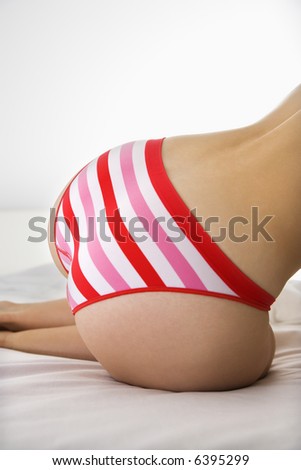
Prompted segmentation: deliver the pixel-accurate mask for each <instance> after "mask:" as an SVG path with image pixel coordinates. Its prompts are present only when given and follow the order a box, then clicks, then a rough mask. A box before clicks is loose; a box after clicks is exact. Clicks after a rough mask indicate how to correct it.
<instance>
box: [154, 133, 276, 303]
mask: <svg viewBox="0 0 301 470" xmlns="http://www.w3.org/2000/svg"><path fill="white" fill-rule="evenodd" d="M163 140H164V139H158V140H149V141H148V142H147V143H146V148H145V155H146V165H147V169H148V173H149V176H150V179H151V181H152V184H153V186H154V189H155V190H156V191H157V194H158V196H159V197H160V199H161V200H162V202H163V204H165V207H166V209H167V210H168V211H169V212H170V214H171V215H172V216H173V217H176V216H180V217H181V220H183V223H182V224H181V228H182V229H183V231H184V232H185V234H186V236H187V238H188V239H189V240H190V241H191V243H192V244H193V245H194V246H195V248H196V249H197V250H198V252H199V253H200V254H201V255H202V256H203V258H204V259H205V260H206V261H207V263H208V264H209V265H210V266H211V267H212V269H213V270H214V271H215V272H216V274H217V275H218V276H220V278H221V279H222V280H223V281H224V282H225V283H226V284H227V285H228V286H229V287H230V288H231V289H232V290H233V291H234V292H236V293H237V294H238V295H239V296H240V297H241V299H243V300H244V301H245V302H247V303H249V304H250V305H254V307H257V308H258V306H259V305H261V307H262V308H264V309H267V310H269V308H270V306H271V304H272V303H273V302H274V300H275V298H274V297H273V296H272V295H270V294H269V293H268V292H266V291H265V290H264V289H262V288H261V287H260V286H258V284H256V283H255V282H253V281H252V280H251V279H250V278H249V277H248V276H246V275H245V274H244V273H243V272H242V271H241V270H240V269H239V268H238V267H237V266H236V265H235V264H234V263H233V262H232V261H231V260H230V258H228V257H227V255H226V254H225V253H224V252H223V251H222V250H221V249H220V248H219V247H218V245H217V244H216V243H215V242H214V241H213V240H212V239H211V237H210V235H209V234H208V233H207V232H205V230H204V229H203V227H202V226H201V224H200V223H199V221H198V220H197V219H196V217H195V216H194V215H193V214H192V213H191V211H190V210H189V208H188V207H187V206H186V204H185V203H184V201H183V199H182V198H181V196H180V195H179V193H178V192H177V191H176V189H175V187H174V186H173V184H172V182H171V180H170V179H169V176H168V175H167V172H166V170H165V167H164V165H163V160H162V143H163ZM195 234H197V236H198V237H200V236H201V237H202V242H198V241H196V237H195V236H194V235H195Z"/></svg>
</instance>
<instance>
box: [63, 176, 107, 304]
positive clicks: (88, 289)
mask: <svg viewBox="0 0 301 470" xmlns="http://www.w3.org/2000/svg"><path fill="white" fill-rule="evenodd" d="M63 212H64V217H65V220H66V224H67V225H68V227H69V230H70V232H71V234H72V237H73V242H74V254H73V259H72V263H71V272H72V277H73V280H74V283H75V285H76V287H77V289H78V290H79V291H80V292H81V293H82V295H83V296H84V297H86V299H89V298H91V297H95V296H97V297H98V298H99V300H100V299H101V295H100V294H99V292H97V291H96V290H95V289H94V288H93V287H92V286H91V284H90V283H89V282H88V280H87V279H86V278H85V276H84V275H83V273H82V271H81V268H80V265H79V261H78V250H79V239H80V237H79V229H78V223H77V220H76V218H75V215H74V212H73V210H72V207H71V203H70V185H69V187H68V189H67V191H66V193H65V194H64V199H63Z"/></svg>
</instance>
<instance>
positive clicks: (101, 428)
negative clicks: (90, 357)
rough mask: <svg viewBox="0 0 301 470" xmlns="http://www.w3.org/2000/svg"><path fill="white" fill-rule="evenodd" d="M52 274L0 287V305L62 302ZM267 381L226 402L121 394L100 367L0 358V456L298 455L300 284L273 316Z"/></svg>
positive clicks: (41, 272)
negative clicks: (36, 452)
mask: <svg viewBox="0 0 301 470" xmlns="http://www.w3.org/2000/svg"><path fill="white" fill-rule="evenodd" d="M64 283H65V281H64V279H63V277H62V276H61V275H60V274H59V273H58V272H57V270H56V268H55V267H54V266H52V265H45V266H41V267H38V268H34V269H31V270H27V271H23V272H21V273H19V274H11V275H7V276H5V277H4V276H2V277H0V299H6V300H15V301H29V300H30V301H32V300H37V301H38V300H45V299H53V298H56V297H61V296H63V295H64V289H65V284H64ZM271 321H272V326H273V329H274V331H275V334H276V341H277V351H276V357H275V360H274V363H273V366H272V369H271V372H270V374H269V375H268V376H267V377H266V378H264V379H262V380H260V381H258V382H257V383H256V384H255V385H253V386H251V387H248V388H245V389H241V390H235V391H229V392H183V393H178V392H166V391H159V390H148V389H143V388H139V387H133V386H130V385H125V384H121V383H119V382H116V381H115V380H113V379H112V378H111V377H110V376H109V375H108V373H107V372H106V371H105V370H104V369H103V368H102V367H101V365H99V364H98V363H94V362H89V361H80V360H74V359H64V358H57V357H50V356H39V355H35V354H27V353H22V352H17V351H9V350H5V349H0V377H1V381H0V448H1V449H95V450H97V449H301V424H300V423H301V281H300V280H290V281H289V282H288V284H287V285H286V287H285V289H284V291H283V292H282V294H281V296H280V297H279V299H278V300H277V302H276V304H275V306H274V308H273V309H272V312H271Z"/></svg>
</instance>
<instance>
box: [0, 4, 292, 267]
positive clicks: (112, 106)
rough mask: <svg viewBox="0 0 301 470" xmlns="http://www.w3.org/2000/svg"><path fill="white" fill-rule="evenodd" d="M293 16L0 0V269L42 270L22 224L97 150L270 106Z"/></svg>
mask: <svg viewBox="0 0 301 470" xmlns="http://www.w3.org/2000/svg"><path fill="white" fill-rule="evenodd" d="M300 19H301V2H300V1H299V0H26V1H24V0H0V274H1V273H7V272H13V271H15V270H18V269H20V268H23V267H29V266H34V265H37V264H41V263H43V262H48V261H50V255H49V251H48V246H47V243H46V242H44V243H34V244H33V243H29V242H28V241H27V237H28V236H29V235H30V234H31V233H30V232H29V229H28V220H29V218H30V217H32V216H36V215H41V216H46V217H47V215H48V214H49V207H51V206H52V205H53V203H54V201H55V199H56V197H57V195H58V193H59V192H60V191H61V189H62V188H63V187H64V186H65V184H66V183H67V182H68V181H69V179H70V178H71V177H72V176H73V175H74V174H75V172H77V171H78V170H79V169H80V168H81V167H82V166H83V165H85V164H86V163H87V162H88V161H90V160H92V159H93V158H96V157H97V156H99V155H100V154H101V153H103V152H104V151H106V150H108V149H109V148H111V147H113V146H116V145H119V144H121V143H124V142H127V141H131V140H135V139H144V138H160V137H163V136H170V135H178V134H193V133H201V132H210V131H216V130H223V129H229V128H235V127H241V126H244V125H247V124H250V123H251V122H254V121H256V120H257V119H259V118H261V117H262V116H263V115H265V114H266V113H268V112H269V111H270V110H271V109H272V108H274V107H275V106H276V105H277V104H278V103H279V102H280V101H281V100H282V99H283V98H284V97H285V96H286V95H287V94H288V93H289V92H290V91H291V90H292V89H293V88H294V87H295V86H296V85H297V84H298V83H299V81H300V76H301V74H300V72H301V61H300V55H301V54H300V49H301V46H300V44H301V33H300V31H301V28H300ZM45 227H47V224H45Z"/></svg>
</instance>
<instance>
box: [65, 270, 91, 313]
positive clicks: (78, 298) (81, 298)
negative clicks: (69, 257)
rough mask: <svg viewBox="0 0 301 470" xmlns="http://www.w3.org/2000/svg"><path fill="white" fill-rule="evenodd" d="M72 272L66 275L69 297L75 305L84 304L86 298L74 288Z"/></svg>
mask: <svg viewBox="0 0 301 470" xmlns="http://www.w3.org/2000/svg"><path fill="white" fill-rule="evenodd" d="M71 271H72V270H71V269H70V271H69V274H68V290H69V292H70V295H71V297H72V298H73V299H74V301H75V302H76V304H77V305H79V304H82V303H83V302H86V300H87V299H86V297H84V296H83V295H82V293H81V292H80V291H79V290H78V288H77V287H76V285H75V283H74V280H73V277H72V272H71Z"/></svg>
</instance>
